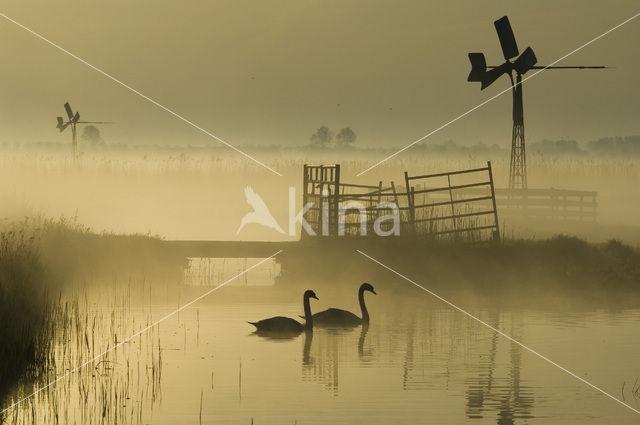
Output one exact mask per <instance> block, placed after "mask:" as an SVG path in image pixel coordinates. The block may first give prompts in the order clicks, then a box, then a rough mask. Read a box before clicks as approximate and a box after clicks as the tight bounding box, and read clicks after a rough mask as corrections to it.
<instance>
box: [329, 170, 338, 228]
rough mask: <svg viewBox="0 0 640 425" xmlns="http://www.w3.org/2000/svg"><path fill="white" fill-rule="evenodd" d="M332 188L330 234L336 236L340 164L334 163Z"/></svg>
mask: <svg viewBox="0 0 640 425" xmlns="http://www.w3.org/2000/svg"><path fill="white" fill-rule="evenodd" d="M334 179H335V182H334V189H333V197H334V200H333V205H332V215H333V224H332V226H331V229H332V232H330V233H331V234H332V236H338V217H339V214H340V164H336V165H335V175H334Z"/></svg>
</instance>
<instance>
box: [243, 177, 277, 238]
mask: <svg viewBox="0 0 640 425" xmlns="http://www.w3.org/2000/svg"><path fill="white" fill-rule="evenodd" d="M244 196H245V197H246V198H247V203H248V204H249V205H250V206H251V207H252V208H253V211H251V212H248V213H246V214H245V215H244V217H242V221H241V222H240V227H238V231H237V232H236V235H237V234H239V233H240V231H241V230H242V228H243V227H244V226H245V225H247V224H249V223H256V224H262V225H263V226H266V227H268V228H270V229H274V230H276V231H278V232H279V233H283V234H284V230H282V228H281V227H280V225H279V224H278V222H277V221H276V219H275V218H273V215H271V212H270V211H269V208H267V204H265V203H264V201H263V200H262V198H261V197H260V195H258V194H257V193H256V192H255V191H254V190H253V188H252V187H251V186H247V187H245V188H244Z"/></svg>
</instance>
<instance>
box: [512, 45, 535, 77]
mask: <svg viewBox="0 0 640 425" xmlns="http://www.w3.org/2000/svg"><path fill="white" fill-rule="evenodd" d="M536 63H538V58H536V54H535V53H533V49H532V48H531V47H527V48H526V49H525V51H524V52H522V54H521V55H520V56H518V59H516V60H515V62H514V63H513V67H514V68H515V69H516V71H518V72H519V73H520V74H525V73H526V72H527V71H528V70H530V69H532V68H533V66H534V65H535V64H536Z"/></svg>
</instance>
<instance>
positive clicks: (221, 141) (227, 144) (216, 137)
mask: <svg viewBox="0 0 640 425" xmlns="http://www.w3.org/2000/svg"><path fill="white" fill-rule="evenodd" d="M0 16H1V17H3V18H4V19H6V20H7V21H9V22H13V23H14V24H16V25H17V26H19V27H20V28H22V29H23V30H25V31H27V32H29V33H31V34H33V35H35V36H36V37H38V38H39V39H40V40H42V41H44V42H45V43H47V44H49V45H51V46H53V47H55V48H56V49H58V50H60V51H61V52H64V53H66V54H67V55H69V56H71V57H72V58H74V59H75V60H77V61H79V62H82V63H83V64H85V65H86V66H88V67H89V68H91V69H93V70H94V71H96V72H98V73H100V74H102V75H104V76H105V77H107V78H108V79H110V80H111V81H113V82H114V83H117V84H120V85H121V86H122V87H124V88H126V89H127V90H129V91H130V92H132V93H135V94H137V95H138V96H140V97H141V98H143V99H145V100H147V101H149V102H151V103H153V104H154V105H155V106H157V107H158V108H160V109H162V110H164V111H166V112H168V113H170V114H171V115H173V116H174V117H176V118H178V119H179V120H181V121H184V122H185V123H187V124H189V125H190V126H191V127H193V128H195V129H197V130H198V131H200V132H202V133H204V134H206V135H207V136H209V137H211V138H213V139H215V140H217V141H218V142H220V143H222V144H223V145H225V146H227V147H229V148H231V149H233V150H234V151H236V152H238V153H239V154H240V155H242V156H244V157H246V158H248V159H250V160H251V161H253V162H255V163H256V164H258V165H261V166H262V167H264V168H266V169H267V170H269V171H271V172H272V173H275V174H277V175H279V176H281V177H282V174H281V173H280V172H278V171H276V170H274V169H273V168H271V167H269V166H268V165H266V164H265V163H263V162H261V161H259V160H257V159H255V158H254V157H253V156H251V155H249V154H248V153H246V152H244V151H242V150H240V149H238V148H236V147H235V146H233V145H232V144H231V143H228V142H226V141H225V140H223V139H221V138H220V137H218V136H216V135H215V134H213V133H211V132H210V131H207V130H205V129H204V128H202V127H200V126H199V125H197V124H195V123H194V122H193V121H190V120H188V119H187V118H185V117H183V116H182V115H180V114H178V113H177V112H174V111H173V110H171V109H169V108H167V107H166V106H164V105H161V104H160V103H158V102H156V101H155V100H153V99H152V98H150V97H149V96H146V95H144V94H142V93H140V92H139V91H138V90H136V89H134V88H133V87H131V86H130V85H128V84H126V83H124V82H122V81H120V80H118V79H117V78H116V77H114V76H112V75H111V74H108V73H107V72H105V71H103V70H102V69H100V68H98V67H96V66H94V65H91V64H90V63H89V62H87V61H85V60H84V59H82V58H81V57H79V56H76V55H74V54H73V53H71V52H70V51H68V50H67V49H65V48H64V47H62V46H60V45H58V44H56V43H54V42H53V41H51V40H49V39H48V38H46V37H45V36H43V35H41V34H39V33H37V32H35V31H34V30H32V29H31V28H28V27H26V26H24V25H22V24H21V23H20V22H18V21H16V20H15V19H13V18H11V17H9V16H7V15H5V14H4V13H2V12H0Z"/></svg>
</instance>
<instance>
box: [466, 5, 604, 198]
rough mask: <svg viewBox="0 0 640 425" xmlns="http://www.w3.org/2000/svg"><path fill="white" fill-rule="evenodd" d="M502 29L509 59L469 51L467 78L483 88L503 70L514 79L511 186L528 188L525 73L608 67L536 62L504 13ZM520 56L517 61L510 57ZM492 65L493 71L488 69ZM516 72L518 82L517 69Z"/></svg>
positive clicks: (498, 27) (498, 28)
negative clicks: (490, 59)
mask: <svg viewBox="0 0 640 425" xmlns="http://www.w3.org/2000/svg"><path fill="white" fill-rule="evenodd" d="M493 24H494V25H495V27H496V31H497V32H498V38H499V39H500V45H501V46H502V53H503V54H504V58H505V59H506V62H505V63H503V64H502V65H499V66H487V62H486V60H485V58H484V54H483V53H469V60H470V61H471V72H470V73H469V77H468V78H467V81H479V82H481V83H482V86H481V89H482V90H484V89H485V88H487V87H489V86H490V85H491V84H492V83H493V82H494V81H496V80H497V79H498V78H500V76H502V75H503V74H508V75H509V78H510V79H511V87H512V89H513V90H512V92H513V133H512V136H511V162H510V165H509V188H510V189H518V188H521V189H526V188H527V156H526V151H525V144H524V110H523V106H522V76H523V75H524V74H525V73H526V72H527V71H529V70H530V69H604V68H607V67H606V66H542V65H538V66H535V65H536V63H537V62H538V59H536V55H535V54H534V53H533V50H532V49H531V47H527V48H526V49H525V51H524V52H522V54H521V55H520V56H518V54H519V52H518V45H517V44H516V39H515V37H514V36H513V30H512V29H511V24H510V23H509V18H507V17H506V16H503V17H502V18H500V19H498V20H497V21H495V22H494V23H493ZM516 56H517V59H516V60H515V61H513V62H511V61H510V59H512V58H515V57H516ZM487 68H489V71H487ZM514 71H515V73H516V79H515V82H514V80H513V72H514Z"/></svg>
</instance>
